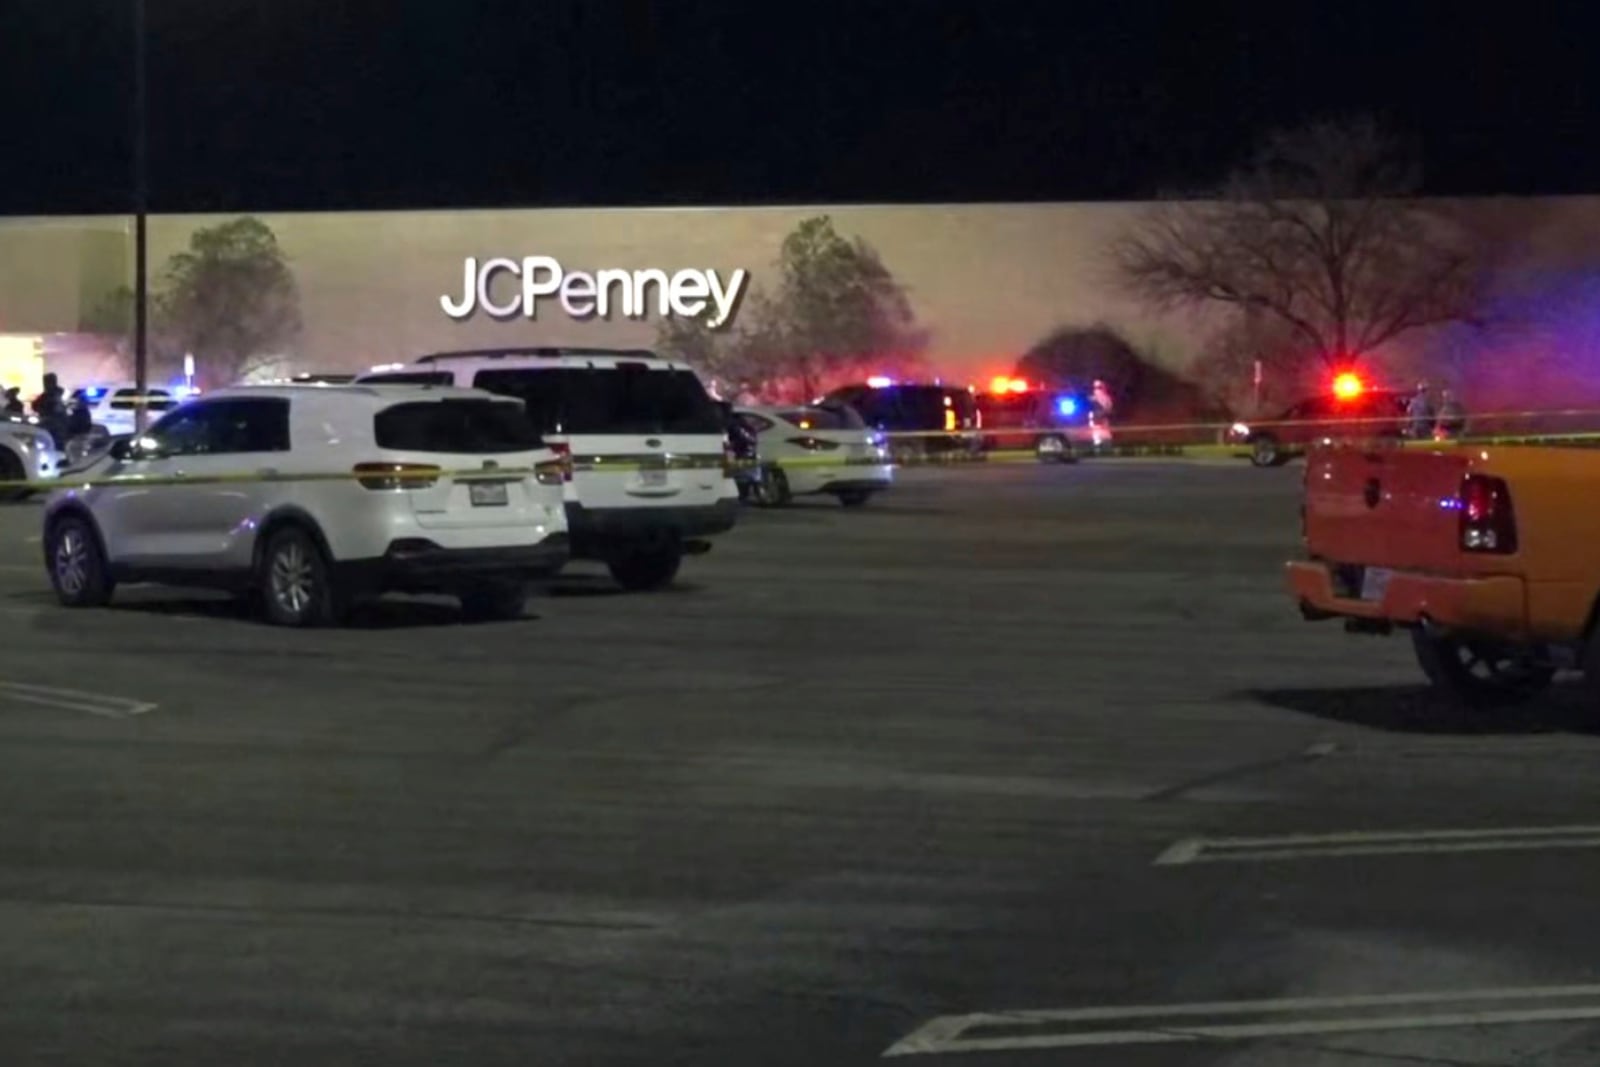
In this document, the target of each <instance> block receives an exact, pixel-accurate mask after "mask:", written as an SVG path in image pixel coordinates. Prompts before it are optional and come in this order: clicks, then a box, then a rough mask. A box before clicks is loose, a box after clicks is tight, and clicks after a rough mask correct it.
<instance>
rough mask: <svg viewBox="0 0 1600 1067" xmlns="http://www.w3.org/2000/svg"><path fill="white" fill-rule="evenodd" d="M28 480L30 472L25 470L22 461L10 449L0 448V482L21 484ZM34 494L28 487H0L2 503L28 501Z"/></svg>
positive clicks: (0, 501) (0, 500)
mask: <svg viewBox="0 0 1600 1067" xmlns="http://www.w3.org/2000/svg"><path fill="white" fill-rule="evenodd" d="M27 478H28V472H27V471H25V470H24V469H23V467H22V461H21V460H20V459H18V458H17V457H16V456H14V455H12V454H11V452H10V450H9V449H5V448H0V482H21V481H26V480H27ZM32 493H33V490H32V489H29V488H27V487H26V486H20V485H0V503H4V504H10V503H14V502H16V501H19V500H26V499H28V497H29V496H31V495H32Z"/></svg>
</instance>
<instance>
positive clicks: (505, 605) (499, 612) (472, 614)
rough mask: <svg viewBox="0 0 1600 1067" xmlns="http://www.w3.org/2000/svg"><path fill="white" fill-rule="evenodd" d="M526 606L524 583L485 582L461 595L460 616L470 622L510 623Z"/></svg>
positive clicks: (520, 616)
mask: <svg viewBox="0 0 1600 1067" xmlns="http://www.w3.org/2000/svg"><path fill="white" fill-rule="evenodd" d="M527 605H528V586H527V584H526V583H525V582H487V583H485V584H483V585H480V586H475V587H473V588H471V589H468V590H466V591H465V592H463V593H462V594H461V614H462V615H463V616H464V617H465V618H466V619H468V620H469V621H471V622H510V621H512V620H514V619H520V618H522V614H523V610H524V609H525V608H526V607H527Z"/></svg>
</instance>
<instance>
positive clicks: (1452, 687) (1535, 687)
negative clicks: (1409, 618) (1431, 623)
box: [1411, 627, 1556, 710]
mask: <svg viewBox="0 0 1600 1067" xmlns="http://www.w3.org/2000/svg"><path fill="white" fill-rule="evenodd" d="M1411 644H1412V648H1413V650H1414V651H1415V652H1416V656H1417V665H1418V666H1419V667H1421V668H1422V673H1423V674H1424V675H1425V676H1426V677H1427V679H1428V681H1429V682H1431V683H1432V684H1433V687H1434V689H1436V690H1438V691H1439V692H1440V693H1441V694H1442V695H1444V696H1445V697H1447V698H1449V699H1450V700H1451V701H1452V702H1453V703H1454V704H1456V705H1457V706H1458V707H1461V708H1464V709H1468V710H1472V709H1487V708H1494V707H1500V706H1504V705H1508V704H1515V703H1518V702H1520V701H1523V700H1527V699H1529V698H1531V697H1534V696H1537V695H1538V694H1539V693H1541V692H1543V691H1544V690H1545V689H1546V688H1547V687H1548V686H1549V685H1550V682H1551V680H1552V679H1554V678H1555V673H1556V672H1555V668H1553V667H1549V666H1546V665H1544V664H1541V663H1538V662H1535V661H1534V660H1533V659H1532V658H1531V656H1530V655H1528V654H1527V653H1525V652H1524V651H1522V650H1520V649H1513V648H1509V647H1499V646H1496V645H1494V644H1493V643H1492V642H1477V641H1468V640H1466V639H1463V638H1458V637H1449V636H1445V635H1442V634H1433V633H1429V632H1428V631H1427V630H1425V629H1423V628H1422V627H1418V628H1416V629H1415V630H1412V631H1411ZM1477 667H1482V668H1484V669H1483V670H1482V671H1481V672H1479V671H1477V670H1475V668H1477Z"/></svg>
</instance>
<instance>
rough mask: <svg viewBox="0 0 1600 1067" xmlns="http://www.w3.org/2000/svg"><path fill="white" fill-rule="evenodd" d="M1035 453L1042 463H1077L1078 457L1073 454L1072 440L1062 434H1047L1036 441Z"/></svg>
mask: <svg viewBox="0 0 1600 1067" xmlns="http://www.w3.org/2000/svg"><path fill="white" fill-rule="evenodd" d="M1033 451H1034V455H1035V456H1037V457H1038V459H1039V462H1040V463H1076V462H1077V461H1078V457H1077V456H1076V455H1074V454H1073V451H1072V442H1070V441H1068V440H1067V439H1066V438H1065V437H1062V436H1061V435H1060V434H1046V435H1045V436H1044V437H1041V438H1039V440H1037V441H1036V442H1034V446H1033Z"/></svg>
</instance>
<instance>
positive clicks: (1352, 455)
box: [1303, 446, 1468, 570]
mask: <svg viewBox="0 0 1600 1067" xmlns="http://www.w3.org/2000/svg"><path fill="white" fill-rule="evenodd" d="M1467 467H1468V463H1467V456H1466V455H1465V453H1462V452H1458V451H1454V450H1448V449H1447V450H1439V451H1434V450H1428V451H1420V450H1410V449H1400V448H1381V449H1362V448H1356V447H1349V446H1343V447H1334V448H1328V449H1319V450H1317V451H1315V452H1313V453H1312V454H1311V456H1310V457H1309V458H1308V459H1307V461H1306V473H1305V495H1304V502H1303V507H1304V508H1305V539H1306V549H1307V551H1308V552H1309V553H1310V554H1311V556H1312V557H1313V558H1316V559H1323V560H1327V561H1329V562H1333V563H1358V564H1365V565H1368V566H1375V567H1389V568H1394V569H1397V570H1443V569H1447V568H1448V567H1449V566H1450V565H1451V564H1452V563H1453V562H1456V561H1459V559H1460V555H1461V553H1460V512H1459V510H1458V509H1457V508H1456V506H1455V501H1456V498H1457V497H1458V495H1459V494H1460V491H1461V482H1462V479H1463V478H1464V477H1465V476H1466V474H1467Z"/></svg>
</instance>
